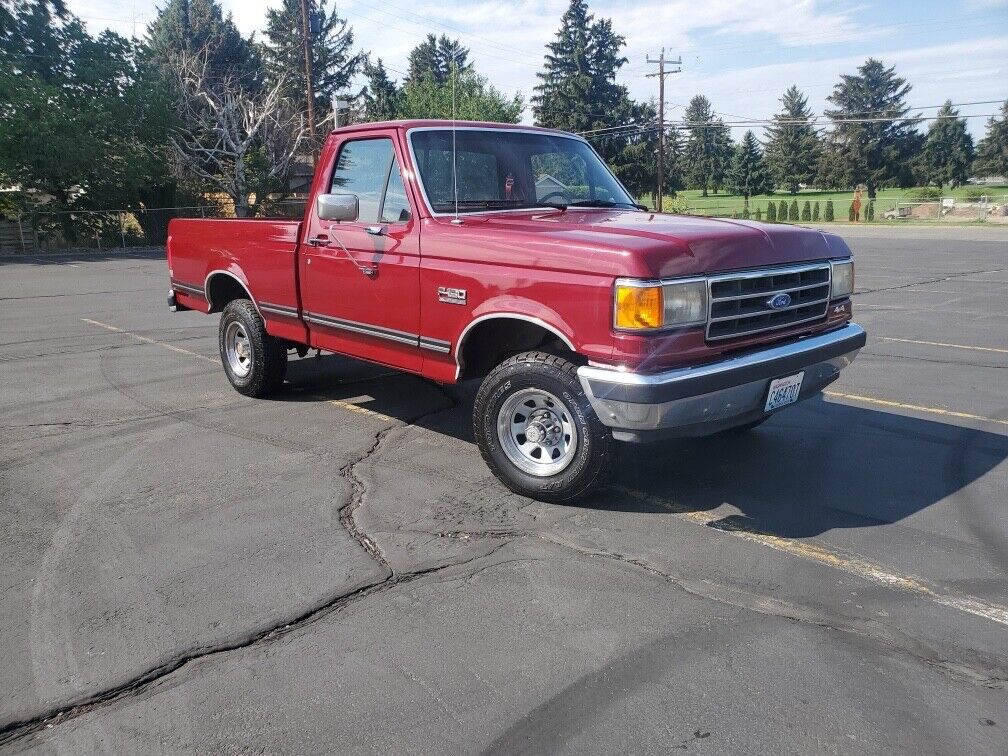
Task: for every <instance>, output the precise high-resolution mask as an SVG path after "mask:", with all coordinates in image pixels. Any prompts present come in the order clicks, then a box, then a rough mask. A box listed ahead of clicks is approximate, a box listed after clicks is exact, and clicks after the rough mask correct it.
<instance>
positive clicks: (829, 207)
mask: <svg viewBox="0 0 1008 756" xmlns="http://www.w3.org/2000/svg"><path fill="white" fill-rule="evenodd" d="M823 220H825V221H829V222H830V223H832V222H833V221H834V220H836V216H835V215H834V214H833V200H826V214H825V215H823Z"/></svg>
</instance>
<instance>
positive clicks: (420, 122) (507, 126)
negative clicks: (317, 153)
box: [331, 118, 571, 136]
mask: <svg viewBox="0 0 1008 756" xmlns="http://www.w3.org/2000/svg"><path fill="white" fill-rule="evenodd" d="M453 125H454V126H457V127H458V128H460V129H462V128H466V129H469V128H481V129H501V130H506V131H541V132H542V133H544V134H563V135H565V136H571V134H570V132H568V131H563V130H561V129H547V128H544V127H542V126H524V125H522V124H520V123H494V122H491V121H451V120H448V119H438V118H431V119H405V120H398V121H372V122H369V123H354V124H350V125H349V126H341V127H340V128H338V129H336V130H335V131H332V132H331V133H333V134H347V133H353V132H359V131H373V130H375V129H402V130H404V131H408V130H409V129H417V128H432V127H433V128H451V127H452V126H453Z"/></svg>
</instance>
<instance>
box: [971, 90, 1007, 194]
mask: <svg viewBox="0 0 1008 756" xmlns="http://www.w3.org/2000/svg"><path fill="white" fill-rule="evenodd" d="M973 170H974V172H975V173H976V175H978V176H1008V100H1006V101H1005V104H1004V105H1002V106H1001V117H1000V118H991V119H990V120H989V121H987V133H986V135H985V136H984V138H983V139H981V140H980V144H979V145H977V155H976V162H975V163H974V166H973Z"/></svg>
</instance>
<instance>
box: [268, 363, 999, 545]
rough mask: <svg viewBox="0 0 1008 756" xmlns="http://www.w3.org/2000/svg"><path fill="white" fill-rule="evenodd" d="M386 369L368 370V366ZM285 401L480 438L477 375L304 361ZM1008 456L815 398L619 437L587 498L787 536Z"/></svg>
mask: <svg viewBox="0 0 1008 756" xmlns="http://www.w3.org/2000/svg"><path fill="white" fill-rule="evenodd" d="M372 375H373V376H376V377H374V378H370V377H369V376H372ZM288 378H289V380H290V381H291V387H290V390H288V391H285V392H284V394H283V395H282V397H280V398H283V399H286V400H288V401H313V400H317V399H318V398H319V397H323V398H326V399H349V398H354V401H355V403H357V404H359V406H361V407H363V408H365V409H369V410H372V411H374V412H379V413H381V414H383V415H388V416H390V417H393V418H396V419H400V420H403V421H404V422H409V421H411V420H412V419H413V418H416V417H417V416H419V415H423V413H424V409H425V407H429V408H430V410H431V411H432V414H429V415H426V416H423V417H421V419H420V420H418V421H417V422H416V424H417V425H419V426H421V427H424V428H427V429H429V430H431V431H434V432H437V433H442V434H445V435H448V436H452V437H455V438H458V439H460V440H462V441H465V442H467V443H469V444H473V448H472V455H471V456H472V459H471V460H469V461H468V462H466V464H480V465H481V464H483V462H482V461H481V460H480V459H479V454H478V452H477V451H476V448H475V444H474V442H473V438H472V431H471V413H472V398H473V396H474V394H475V391H476V388H477V385H474V384H472V383H468V384H463V385H460V386H454V387H449V388H447V389H446V391H448V392H449V393H450V394H451V395H452V396H454V397H455V398H456V399H457V401H458V404H457V406H455V407H453V408H448V409H444V410H443V411H435V410H437V408H438V407H439V406H440V407H442V408H444V407H448V403H447V402H446V401H445V400H444V395H443V393H442V392H441V390H440V389H437V388H435V387H433V386H432V385H431V384H429V383H427V382H426V381H423V380H421V379H418V378H414V377H410V376H405V375H402V374H396V373H393V374H389V372H388V371H387V370H385V369H383V368H381V367H375V366H371V365H365V364H364V363H360V362H356V361H353V360H346V359H344V358H341V357H322V358H320V359H318V360H314V359H308V360H298V361H294V362H292V363H291V369H290V371H289V373H288ZM1006 458H1008V436H1004V435H998V434H995V433H989V432H986V431H981V430H974V429H970V428H964V427H961V426H957V425H951V424H948V423H943V422H936V421H932V420H923V419H919V418H914V417H908V416H904V415H897V414H894V413H891V412H885V411H879V410H874V409H868V408H863V407H857V406H852V405H846V404H840V403H838V402H832V401H824V400H822V399H813V400H810V401H807V402H804V403H802V404H801V405H799V406H797V407H794V408H792V409H790V410H787V411H786V412H783V413H781V414H779V415H777V416H776V417H774V418H771V419H770V420H769V421H768V422H766V423H765V424H764V425H762V426H761V427H759V428H757V429H755V430H753V431H749V432H748V433H741V434H731V433H728V434H722V435H719V436H713V437H710V438H705V439H693V440H688V441H675V442H663V443H659V444H651V445H643V446H633V445H623V444H620V445H618V450H617V470H616V475H615V480H614V485H613V486H611V487H609V488H607V489H605V490H603V491H601V492H599V493H598V494H595V495H594V496H592V497H590V498H589V499H587V500H585V501H582V502H579V503H578V504H577V506H580V507H586V508H593V509H599V510H609V511H623V512H628V513H629V512H651V513H668V512H681V511H713V510H715V509H717V508H718V507H720V506H721V505H723V504H729V505H731V506H733V507H735V508H736V509H737V510H738V511H739V512H741V513H742V514H741V515H734V517H732V516H729V520H731V519H735V520H741V521H742V522H739V524H744V526H745V527H746V528H747V529H750V530H758V531H761V532H766V533H771V534H774V535H780V536H786V537H797V538H801V537H809V536H815V535H818V534H820V533H823V532H825V531H828V530H832V529H835V528H863V527H871V526H874V525H885V524H888V523H892V522H898V521H900V520H902V519H904V518H906V517H909V516H911V515H913V514H914V513H915V512H918V511H920V510H922V509H925V508H926V507H929V506H931V505H932V504H936V503H937V502H940V501H942V500H944V499H946V498H947V497H950V496H953V495H956V494H958V493H960V492H962V491H963V490H964V489H966V488H967V487H968V486H969V485H970V484H972V483H974V482H975V481H977V480H978V479H979V478H981V477H982V476H983V475H985V474H986V473H988V472H989V471H990V470H992V469H993V468H994V467H996V466H997V465H998V464H1000V463H1001V462H1003V461H1004V460H1005V459H1006Z"/></svg>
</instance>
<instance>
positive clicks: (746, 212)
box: [742, 205, 749, 220]
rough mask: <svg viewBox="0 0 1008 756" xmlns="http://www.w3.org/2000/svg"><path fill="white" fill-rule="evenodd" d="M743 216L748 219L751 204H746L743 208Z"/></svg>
mask: <svg viewBox="0 0 1008 756" xmlns="http://www.w3.org/2000/svg"><path fill="white" fill-rule="evenodd" d="M742 217H743V218H745V219H746V220H748V219H749V205H746V206H745V207H743V208H742Z"/></svg>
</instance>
